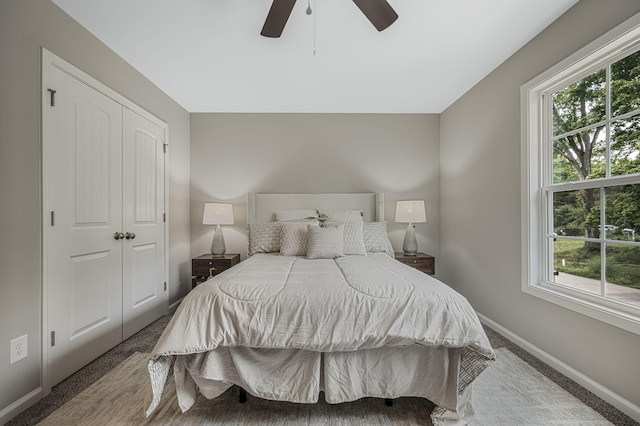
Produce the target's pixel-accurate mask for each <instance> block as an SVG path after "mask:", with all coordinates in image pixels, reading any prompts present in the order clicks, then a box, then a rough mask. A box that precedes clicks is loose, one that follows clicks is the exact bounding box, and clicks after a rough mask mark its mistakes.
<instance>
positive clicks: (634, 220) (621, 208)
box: [604, 184, 640, 241]
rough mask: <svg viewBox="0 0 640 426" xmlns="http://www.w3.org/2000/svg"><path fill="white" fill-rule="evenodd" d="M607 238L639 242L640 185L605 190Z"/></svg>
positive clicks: (611, 187)
mask: <svg viewBox="0 0 640 426" xmlns="http://www.w3.org/2000/svg"><path fill="white" fill-rule="evenodd" d="M604 193H605V218H606V224H605V230H606V233H605V237H606V238H607V239H610V240H626V241H634V240H638V239H639V238H640V236H639V235H638V232H640V184H634V185H621V186H610V187H608V188H605V190H604Z"/></svg>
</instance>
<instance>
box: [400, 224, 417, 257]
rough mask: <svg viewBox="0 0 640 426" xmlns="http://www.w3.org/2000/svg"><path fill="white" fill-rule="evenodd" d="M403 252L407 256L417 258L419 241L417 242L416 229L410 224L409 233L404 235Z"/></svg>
mask: <svg viewBox="0 0 640 426" xmlns="http://www.w3.org/2000/svg"><path fill="white" fill-rule="evenodd" d="M402 252H403V253H404V255H405V256H416V255H417V254H418V241H416V227H415V226H414V225H413V224H412V223H410V224H409V225H408V226H407V232H406V233H405V234H404V241H403V242H402Z"/></svg>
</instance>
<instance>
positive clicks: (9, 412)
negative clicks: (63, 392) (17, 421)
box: [0, 387, 42, 425]
mask: <svg viewBox="0 0 640 426" xmlns="http://www.w3.org/2000/svg"><path fill="white" fill-rule="evenodd" d="M41 399H42V388H41V387H37V388H36V389H34V390H32V391H31V392H29V393H28V394H26V395H25V396H23V397H22V398H20V399H19V400H17V401H16V402H14V403H13V404H11V405H9V406H8V407H6V408H3V409H2V410H1V411H0V425H3V424H5V423H7V422H8V421H9V420H11V419H12V418H14V417H15V416H17V415H18V414H20V413H21V412H23V411H24V410H26V409H27V408H29V407H31V406H32V405H33V404H35V403H36V402H38V401H40V400H41Z"/></svg>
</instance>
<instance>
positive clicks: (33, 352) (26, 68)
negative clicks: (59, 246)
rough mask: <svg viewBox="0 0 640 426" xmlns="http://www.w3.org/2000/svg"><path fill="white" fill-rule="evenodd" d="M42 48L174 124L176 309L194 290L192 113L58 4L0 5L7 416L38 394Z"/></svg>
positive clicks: (3, 402) (0, 216)
mask: <svg viewBox="0 0 640 426" xmlns="http://www.w3.org/2000/svg"><path fill="white" fill-rule="evenodd" d="M40 46H44V47H46V48H47V49H49V50H50V51H52V52H53V53H55V54H56V55H58V56H60V57H62V58H63V59H65V60H67V61H69V62H71V63H72V64H74V65H75V66H77V67H78V68H80V69H82V70H83V71H85V72H87V73H88V74H90V75H91V76H93V77H94V78H96V79H97V80H100V81H101V82H103V83H104V84H106V85H107V86H109V87H111V88H112V89H114V90H115V91H117V92H119V93H120V94H122V95H124V96H126V97H128V98H129V99H131V100H132V101H133V102H135V103H137V104H139V105H140V106H142V107H143V108H145V109H147V110H149V111H150V112H152V113H154V114H156V115H157V116H159V117H160V118H162V119H164V120H165V121H167V122H168V123H169V131H170V134H169V138H170V143H171V147H170V165H169V168H168V173H169V179H170V185H171V186H170V197H171V198H170V211H169V218H170V235H169V239H170V258H171V264H170V281H169V282H170V288H171V293H170V298H171V300H177V299H178V298H179V296H180V295H181V294H183V293H185V292H186V291H187V289H188V288H189V286H190V257H189V256H190V254H189V203H188V198H189V186H188V185H189V114H188V113H187V111H185V110H184V109H183V108H181V107H180V106H179V105H177V104H176V103H175V102H174V101H172V100H171V99H170V98H169V97H168V96H166V95H165V94H164V93H163V92H161V91H160V90H159V89H158V88H157V87H155V86H154V85H153V84H151V83H150V82H149V81H148V80H147V79H145V78H144V77H143V76H142V75H141V74H139V73H138V72H137V71H135V70H134V69H133V68H132V67H130V66H129V65H128V64H126V63H125V62H124V61H123V60H122V59H120V58H119V57H118V56H116V55H115V54H114V53H113V52H112V51H111V50H109V49H108V48H107V47H106V46H104V45H103V44H102V43H101V42H99V41H98V40H97V39H96V38H95V37H93V36H92V35H91V34H89V33H88V32H87V31H86V30H85V29H84V28H82V27H81V26H80V25H78V24H77V23H76V22H75V21H73V20H72V19H71V18H70V17H68V16H67V15H66V14H65V13H63V12H62V11H61V10H60V9H59V8H58V7H57V6H55V5H54V4H53V3H52V2H50V1H48V0H20V1H15V0H0V199H1V200H2V202H1V206H0V378H1V379H0V411H2V410H5V409H7V407H9V406H10V405H11V404H12V403H14V402H16V401H17V400H18V399H20V398H22V397H23V396H25V395H27V394H28V393H30V392H32V391H34V390H36V389H37V388H38V387H39V386H40V374H41V368H40V355H41V342H40V339H41V319H40V312H41V280H40V274H41V271H42V267H41V260H40V259H41V252H40V250H41V244H40V241H41V230H40V228H41V227H40V221H41V219H40V218H41V196H40V186H41V185H40V179H41V174H40V98H41V96H40ZM180 283H182V284H180ZM23 334H28V336H29V356H28V357H27V358H26V359H24V360H21V361H19V362H17V363H15V364H13V365H9V350H8V347H9V343H8V342H9V341H10V340H11V339H13V338H15V337H18V336H21V335H23ZM3 420H6V419H3V418H2V417H0V423H2V422H3Z"/></svg>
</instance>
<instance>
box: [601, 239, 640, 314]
mask: <svg viewBox="0 0 640 426" xmlns="http://www.w3.org/2000/svg"><path fill="white" fill-rule="evenodd" d="M606 262H607V268H606V277H607V297H609V298H611V299H615V300H619V301H623V302H627V303H632V304H634V305H640V247H633V246H623V245H615V244H608V245H607V259H606Z"/></svg>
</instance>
